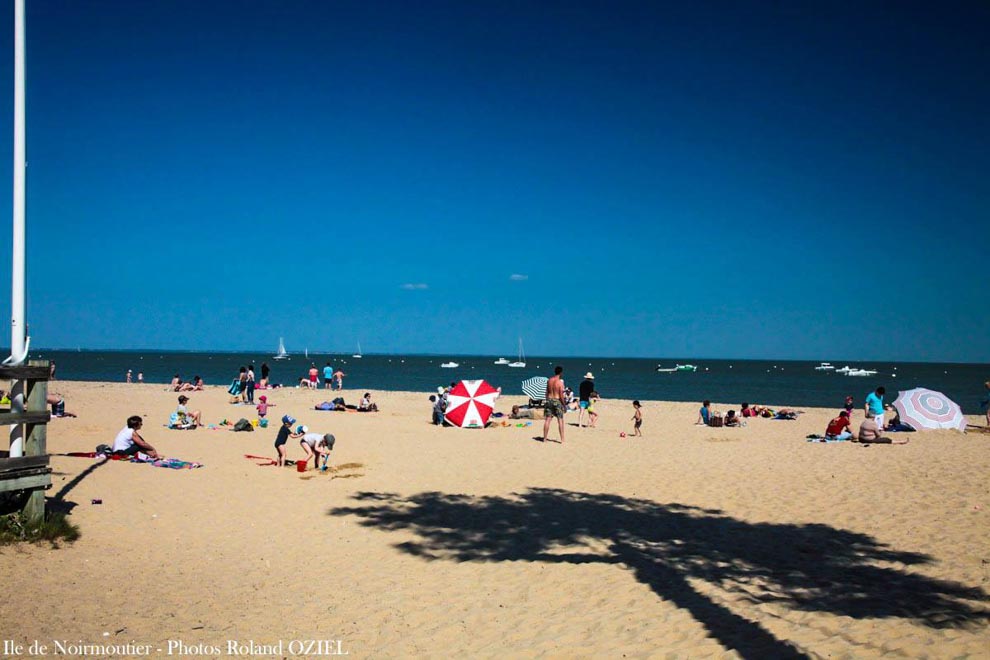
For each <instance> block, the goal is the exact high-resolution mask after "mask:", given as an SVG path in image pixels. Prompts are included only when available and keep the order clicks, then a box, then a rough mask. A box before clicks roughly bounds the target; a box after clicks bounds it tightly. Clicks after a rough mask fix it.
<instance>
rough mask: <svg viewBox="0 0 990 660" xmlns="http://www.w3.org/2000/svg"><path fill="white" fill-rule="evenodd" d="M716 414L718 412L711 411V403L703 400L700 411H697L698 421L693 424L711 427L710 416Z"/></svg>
mask: <svg viewBox="0 0 990 660" xmlns="http://www.w3.org/2000/svg"><path fill="white" fill-rule="evenodd" d="M717 414H718V412H715V411H712V402H711V401H709V400H708V399H705V400H704V401H702V402H701V409H700V410H698V421H697V422H695V424H696V425H699V426H711V423H712V416H714V415H717Z"/></svg>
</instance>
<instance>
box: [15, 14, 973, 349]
mask: <svg viewBox="0 0 990 660" xmlns="http://www.w3.org/2000/svg"><path fill="white" fill-rule="evenodd" d="M0 4H2V6H3V7H4V14H3V15H4V16H5V17H6V18H5V19H4V23H3V24H4V26H5V27H4V28H3V29H2V30H0V89H3V90H4V91H3V94H2V111H0V117H2V121H3V125H2V126H0V156H3V157H2V160H0V180H2V181H8V182H9V181H10V176H11V175H10V172H11V159H12V156H11V137H10V136H11V131H12V129H11V126H12V106H13V93H12V88H13V82H12V75H13V74H12V67H13V65H12V42H13V36H12V34H13V28H12V24H13V2H11V1H10V0H3V2H2V3H0ZM27 30H28V97H27V98H28V161H29V167H28V227H29V229H28V280H29V287H28V321H29V323H30V325H31V334H32V337H33V339H32V342H33V345H35V346H42V347H75V346H82V347H84V348H132V347H133V348H136V347H159V348H166V349H168V348H175V349H249V348H253V349H264V350H273V349H274V348H275V345H276V344H277V341H278V337H279V336H284V337H285V342H286V344H287V347H288V348H289V350H290V351H297V350H302V348H303V347H308V348H309V349H310V350H311V351H316V350H324V351H342V352H348V353H349V352H353V351H354V350H355V349H356V348H357V343H358V342H360V343H361V345H362V348H363V350H364V351H365V352H367V353H383V352H391V353H407V352H410V353H411V352H429V353H441V354H443V353H449V354H458V353H485V354H488V353H495V354H503V355H506V356H512V355H513V354H514V353H515V350H516V344H517V337H519V336H521V337H523V339H524V341H525V345H526V351H527V353H529V354H531V355H593V356H632V357H636V356H642V357H647V356H656V357H665V356H692V357H712V358H714V357H734V358H762V357H765V358H781V359H783V358H796V359H813V360H817V359H822V360H835V359H872V360H881V359H891V360H946V361H973V362H990V341H988V338H990V306H988V303H990V290H988V281H990V280H988V272H987V266H988V263H990V260H988V259H987V256H986V255H987V252H988V247H990V217H988V211H990V176H988V175H990V85H988V74H990V48H988V47H987V34H988V33H990V5H988V4H987V3H985V2H977V1H973V2H947V3H932V2H918V3H915V2H882V3H881V2H867V3H861V2H804V1H794V2H762V1H754V2H749V3H744V2H729V1H726V2H678V3H664V2H656V1H651V2H580V1H573V0H569V1H567V2H533V1H521V2H512V1H509V0H499V1H497V2H463V1H456V2H455V1H451V2H428V1H427V2H398V1H396V2H374V1H368V0H358V1H354V2H337V1H335V0H313V1H308V2H306V1H295V0H271V1H267V0H266V1H261V0H244V1H238V2H222V1H220V0H210V1H209V2H203V1H201V0H196V1H192V0H181V1H179V0H161V1H156V2H143V1H142V2H136V1H134V0H94V1H91V2H90V1H86V2H83V1H79V0H28V27H27ZM0 209H6V210H4V211H3V213H2V215H0V217H2V218H3V219H2V220H0V309H2V310H3V314H4V316H5V318H9V316H8V315H9V309H10V285H9V277H10V275H9V273H10V265H9V264H10V239H9V236H10V219H9V217H10V213H9V209H10V185H9V183H8V184H7V185H4V186H2V187H0ZM4 332H7V331H6V330H5V331H4ZM8 340H9V335H3V336H2V337H0V344H4V345H5V344H7V343H8Z"/></svg>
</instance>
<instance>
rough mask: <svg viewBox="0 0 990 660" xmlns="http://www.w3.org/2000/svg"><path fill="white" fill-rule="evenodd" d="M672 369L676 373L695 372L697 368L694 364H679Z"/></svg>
mask: <svg viewBox="0 0 990 660" xmlns="http://www.w3.org/2000/svg"><path fill="white" fill-rule="evenodd" d="M674 369H676V370H677V371H697V370H698V367H697V365H694V364H679V365H677V366H676V367H674Z"/></svg>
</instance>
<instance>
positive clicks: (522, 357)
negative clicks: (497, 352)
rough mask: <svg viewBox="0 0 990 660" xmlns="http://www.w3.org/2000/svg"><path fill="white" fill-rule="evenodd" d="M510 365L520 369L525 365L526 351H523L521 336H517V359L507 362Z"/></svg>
mask: <svg viewBox="0 0 990 660" xmlns="http://www.w3.org/2000/svg"><path fill="white" fill-rule="evenodd" d="M509 366H510V367H515V368H517V369H521V368H523V367H525V366H526V353H525V352H524V351H523V343H522V337H520V338H519V359H518V360H517V361H515V362H510V363H509Z"/></svg>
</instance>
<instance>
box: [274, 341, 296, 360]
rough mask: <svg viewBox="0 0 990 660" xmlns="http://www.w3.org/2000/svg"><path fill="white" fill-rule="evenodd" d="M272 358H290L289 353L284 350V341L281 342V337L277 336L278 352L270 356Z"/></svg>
mask: <svg viewBox="0 0 990 660" xmlns="http://www.w3.org/2000/svg"><path fill="white" fill-rule="evenodd" d="M272 359H273V360H290V359H292V358H290V357H289V354H288V353H286V352H285V343H283V342H282V338H281V337H279V338H278V353H276V354H275V355H273V356H272Z"/></svg>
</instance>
